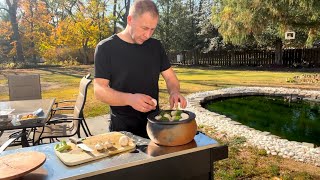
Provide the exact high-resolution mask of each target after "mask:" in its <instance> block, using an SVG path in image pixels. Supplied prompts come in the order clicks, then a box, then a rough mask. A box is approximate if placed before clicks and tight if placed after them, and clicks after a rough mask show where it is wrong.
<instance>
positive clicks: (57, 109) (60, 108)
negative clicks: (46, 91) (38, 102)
mask: <svg viewBox="0 0 320 180" xmlns="http://www.w3.org/2000/svg"><path fill="white" fill-rule="evenodd" d="M73 109H74V107H73V106H62V107H56V108H52V109H51V110H52V111H59V110H73Z"/></svg>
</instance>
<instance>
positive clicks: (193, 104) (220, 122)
mask: <svg viewBox="0 0 320 180" xmlns="http://www.w3.org/2000/svg"><path fill="white" fill-rule="evenodd" d="M319 94H320V91H307V90H299V89H291V88H274V87H233V88H225V89H219V90H215V91H206V92H197V93H194V94H190V95H188V96H187V97H186V98H187V100H188V102H189V103H188V106H187V108H186V110H189V111H192V112H194V113H195V114H196V116H197V118H196V120H197V123H198V125H207V126H210V127H212V128H214V129H215V130H216V132H217V133H222V132H223V133H225V134H226V135H227V136H228V137H231V136H243V137H245V138H246V139H247V142H246V144H247V145H252V146H256V147H257V148H259V149H265V150H266V152H267V154H272V155H279V156H281V157H284V158H291V159H294V160H296V161H301V162H304V163H308V164H313V165H316V166H319V165H320V147H317V148H315V147H314V145H313V144H311V143H305V142H303V143H301V142H295V141H289V140H287V139H282V138H281V137H279V136H275V135H273V134H270V133H269V132H261V131H258V130H255V129H253V128H250V127H246V126H244V125H243V124H241V123H239V122H236V121H233V120H232V119H230V118H228V117H226V116H224V115H219V114H217V113H214V112H210V111H209V110H207V109H204V108H203V107H201V104H200V103H201V102H204V100H205V98H207V97H210V98H208V99H214V98H216V97H226V96H228V97H231V96H241V95H271V96H295V97H296V98H297V99H298V98H302V99H303V98H308V100H315V99H317V98H319V97H320V96H319Z"/></svg>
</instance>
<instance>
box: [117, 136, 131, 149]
mask: <svg viewBox="0 0 320 180" xmlns="http://www.w3.org/2000/svg"><path fill="white" fill-rule="evenodd" d="M119 144H120V145H121V146H122V147H124V146H128V145H129V137H128V136H121V137H120V139H119Z"/></svg>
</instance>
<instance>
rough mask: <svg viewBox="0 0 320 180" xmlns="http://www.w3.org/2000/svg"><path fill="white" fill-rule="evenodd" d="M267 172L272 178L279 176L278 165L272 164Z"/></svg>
mask: <svg viewBox="0 0 320 180" xmlns="http://www.w3.org/2000/svg"><path fill="white" fill-rule="evenodd" d="M269 172H270V174H271V175H273V176H279V175H280V167H279V166H278V165H275V164H272V165H271V166H270V167H269Z"/></svg>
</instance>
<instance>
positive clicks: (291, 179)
mask: <svg viewBox="0 0 320 180" xmlns="http://www.w3.org/2000/svg"><path fill="white" fill-rule="evenodd" d="M198 128H199V130H200V131H203V132H205V133H206V134H207V135H209V136H211V137H212V138H214V139H216V140H218V142H219V143H220V144H227V145H228V148H229V157H228V159H224V160H221V161H218V162H217V163H215V179H221V180H225V179H230V180H231V179H257V180H261V179H274V180H279V179H282V180H313V179H314V180H316V179H319V178H320V173H319V172H320V171H319V170H320V168H317V167H314V166H311V165H306V164H303V163H299V162H294V161H293V160H289V159H283V158H281V157H279V156H272V155H267V153H266V151H265V150H259V149H256V148H253V147H250V146H246V145H245V142H246V139H245V138H244V137H227V136H221V132H220V133H219V132H215V130H214V129H212V128H211V127H208V126H203V125H202V126H201V127H200V126H199V127H198ZM222 134H223V133H222Z"/></svg>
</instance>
